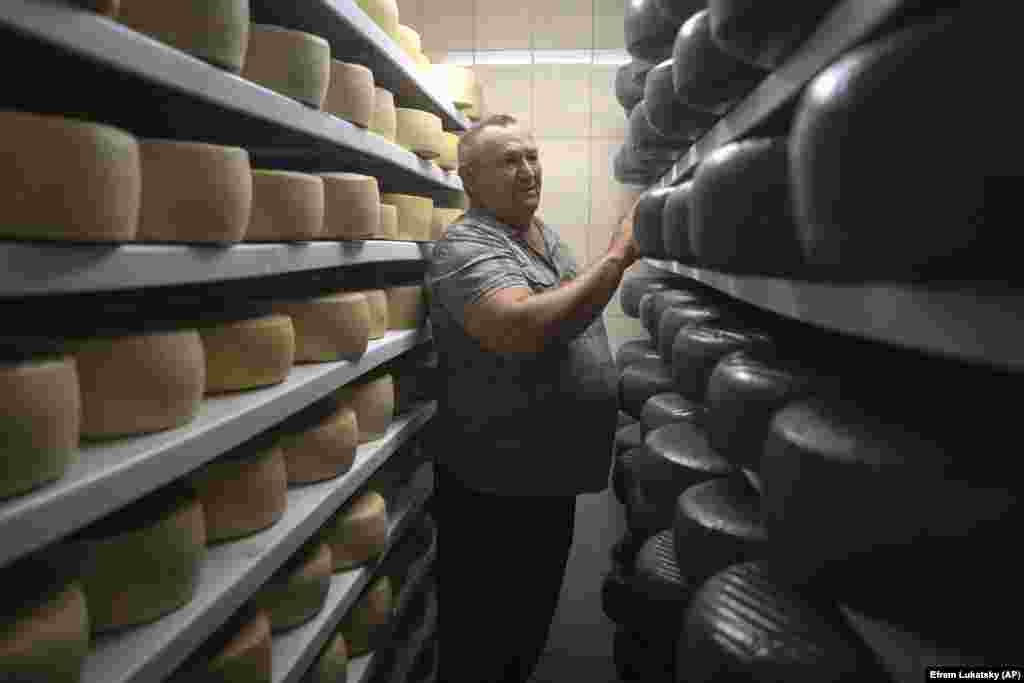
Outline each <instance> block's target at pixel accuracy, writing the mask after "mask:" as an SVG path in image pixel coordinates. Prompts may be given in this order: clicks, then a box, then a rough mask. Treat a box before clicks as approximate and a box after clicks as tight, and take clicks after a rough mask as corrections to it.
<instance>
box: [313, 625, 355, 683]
mask: <svg viewBox="0 0 1024 683" xmlns="http://www.w3.org/2000/svg"><path fill="white" fill-rule="evenodd" d="M347 677H348V645H347V644H346V643H345V636H344V634H343V633H341V632H340V631H339V632H337V633H335V634H334V637H333V638H331V640H330V642H328V643H327V646H326V647H325V648H324V649H323V650H322V651H321V652H320V656H319V657H317V660H316V664H314V665H313V670H312V672H311V673H310V676H309V681H310V683H345V681H346V680H347Z"/></svg>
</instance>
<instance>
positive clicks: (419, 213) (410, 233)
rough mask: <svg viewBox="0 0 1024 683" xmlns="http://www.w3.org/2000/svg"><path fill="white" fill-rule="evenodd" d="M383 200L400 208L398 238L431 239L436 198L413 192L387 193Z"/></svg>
mask: <svg viewBox="0 0 1024 683" xmlns="http://www.w3.org/2000/svg"><path fill="white" fill-rule="evenodd" d="M381 201H383V202H384V203H385V204H391V205H392V206H394V207H396V208H397V209H398V239H400V240H409V241H412V242H426V241H428V240H430V224H431V222H433V220H434V200H433V199H431V198H430V197H419V196H416V195H412V194H392V193H386V194H384V195H383V196H381Z"/></svg>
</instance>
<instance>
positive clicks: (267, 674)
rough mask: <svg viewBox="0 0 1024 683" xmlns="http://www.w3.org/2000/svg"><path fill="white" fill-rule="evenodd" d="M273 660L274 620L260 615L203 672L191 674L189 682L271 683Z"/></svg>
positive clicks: (246, 624) (211, 660) (229, 641)
mask: <svg viewBox="0 0 1024 683" xmlns="http://www.w3.org/2000/svg"><path fill="white" fill-rule="evenodd" d="M272 658H273V643H272V640H271V635H270V617H269V616H267V613H266V612H257V613H256V615H255V616H253V618H252V619H250V620H249V621H247V622H246V623H245V624H244V625H243V626H242V627H241V628H240V629H239V630H238V631H237V632H236V633H235V634H234V637H232V638H231V639H230V640H228V642H227V643H226V644H225V646H224V648H223V649H222V650H221V651H220V652H218V653H217V654H216V655H215V656H214V657H213V658H211V659H210V660H209V661H208V662H207V663H206V665H205V666H204V667H203V668H202V669H199V670H196V671H194V672H190V677H189V680H190V681H197V683H270V681H271V680H272V675H273V670H272V661H273V660H272Z"/></svg>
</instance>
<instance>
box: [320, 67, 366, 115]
mask: <svg viewBox="0 0 1024 683" xmlns="http://www.w3.org/2000/svg"><path fill="white" fill-rule="evenodd" d="M373 84H374V81H373V72H372V71H370V70H369V69H368V68H366V67H365V66H363V65H362V64H349V63H347V62H340V61H338V60H337V59H332V60H331V85H330V87H329V88H328V89H327V98H326V99H325V100H324V111H326V112H327V113H329V114H334V115H335V116H337V117H338V118H341V119H345V120H346V121H348V122H349V123H354V124H355V125H357V126H359V127H360V128H369V127H370V122H371V121H373V109H374V104H375V97H376V95H375V93H374V91H373Z"/></svg>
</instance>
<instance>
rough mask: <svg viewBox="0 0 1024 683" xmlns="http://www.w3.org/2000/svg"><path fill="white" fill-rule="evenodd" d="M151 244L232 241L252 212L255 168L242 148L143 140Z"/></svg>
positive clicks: (142, 216) (142, 223)
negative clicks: (253, 171)
mask: <svg viewBox="0 0 1024 683" xmlns="http://www.w3.org/2000/svg"><path fill="white" fill-rule="evenodd" d="M139 151H140V153H141V157H142V209H141V211H140V213H139V234H138V239H140V240H142V241H145V242H213V243H232V242H238V241H241V240H242V239H243V238H244V237H245V230H246V228H248V227H249V218H250V215H251V213H252V168H251V166H250V165H249V153H248V152H246V151H245V150H244V149H242V148H240V147H224V146H222V145H208V144H206V143H200V142H178V141H176V140H140V141H139Z"/></svg>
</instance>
